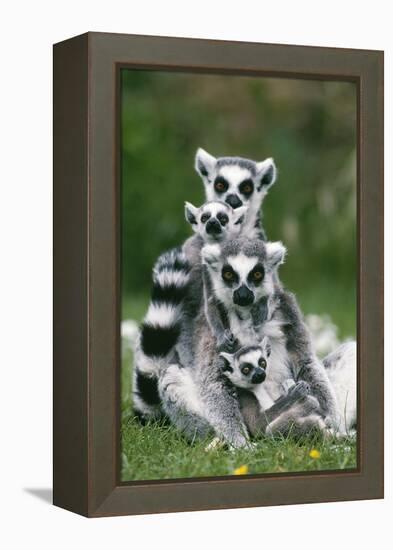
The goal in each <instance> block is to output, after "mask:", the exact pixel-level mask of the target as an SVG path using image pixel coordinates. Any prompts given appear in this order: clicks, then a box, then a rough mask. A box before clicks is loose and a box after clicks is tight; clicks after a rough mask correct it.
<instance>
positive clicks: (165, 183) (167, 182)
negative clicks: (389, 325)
mask: <svg viewBox="0 0 393 550" xmlns="http://www.w3.org/2000/svg"><path fill="white" fill-rule="evenodd" d="M121 86H122V88H121V92H122V116H121V125H122V130H121V131H122V288H123V318H132V319H135V320H137V321H139V320H140V319H141V317H142V316H143V314H144V313H145V309H146V306H147V303H148V299H149V290H150V282H151V269H152V266H153V264H154V262H155V260H156V258H157V257H158V256H159V254H160V253H162V252H163V251H164V250H167V249H169V248H171V247H173V246H175V245H179V244H181V243H182V242H183V241H184V239H186V238H187V237H188V236H189V235H190V234H191V232H190V228H189V226H188V224H187V223H186V222H185V220H184V214H183V203H184V201H185V200H188V201H190V202H192V203H194V204H195V205H200V204H202V203H203V202H204V193H203V185H202V181H201V180H200V178H199V176H198V175H197V174H196V172H195V171H194V168H193V165H194V155H195V151H196V149H197V147H199V146H200V147H203V148H204V149H206V150H207V151H208V152H209V153H211V154H212V155H214V156H223V155H239V156H244V157H248V158H251V159H254V160H257V161H260V160H263V159H265V158H266V157H270V156H272V157H274V159H275V161H276V164H277V167H278V173H279V176H278V180H277V182H276V184H275V185H274V187H273V188H272V189H271V191H270V193H269V195H268V196H267V197H266V199H265V201H264V207H263V212H264V226H265V229H266V231H267V234H268V236H269V238H270V239H271V240H282V241H283V242H284V243H285V244H286V246H287V247H288V257H287V262H286V264H285V265H284V266H283V267H282V269H281V278H282V280H283V282H284V283H285V285H286V286H287V287H288V288H289V289H290V290H292V291H294V292H296V294H297V296H298V299H299V302H300V305H301V307H302V309H303V311H304V313H316V314H328V315H330V317H331V319H332V321H333V322H334V323H335V324H336V325H337V326H338V329H339V337H340V338H344V337H348V336H356V88H355V85H354V84H352V83H346V82H333V81H332V82H323V81H312V80H300V79H297V80H289V79H276V78H254V77H252V78H251V77H250V78H249V77H239V76H236V77H233V76H221V75H220V76H218V75H202V74H181V73H170V72H155V71H139V70H129V69H127V70H123V71H122V78H121Z"/></svg>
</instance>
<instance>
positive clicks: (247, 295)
mask: <svg viewBox="0 0 393 550" xmlns="http://www.w3.org/2000/svg"><path fill="white" fill-rule="evenodd" d="M253 301H254V293H253V292H252V291H251V290H250V289H249V288H247V287H246V286H245V285H242V286H241V287H239V288H238V289H237V290H235V292H234V293H233V302H234V303H235V304H236V305H237V306H250V305H251V304H252V303H253Z"/></svg>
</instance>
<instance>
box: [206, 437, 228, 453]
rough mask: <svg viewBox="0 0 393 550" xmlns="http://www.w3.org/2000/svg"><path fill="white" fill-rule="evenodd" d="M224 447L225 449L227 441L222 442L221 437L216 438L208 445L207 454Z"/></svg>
mask: <svg viewBox="0 0 393 550" xmlns="http://www.w3.org/2000/svg"><path fill="white" fill-rule="evenodd" d="M223 447H225V441H222V439H220V438H219V437H215V438H214V439H212V441H210V443H209V444H208V445H206V447H205V452H206V453H209V452H210V451H217V450H218V449H222V448H223Z"/></svg>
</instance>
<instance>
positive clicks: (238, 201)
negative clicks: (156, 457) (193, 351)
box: [133, 149, 276, 418]
mask: <svg viewBox="0 0 393 550" xmlns="http://www.w3.org/2000/svg"><path fill="white" fill-rule="evenodd" d="M195 169H196V171H197V172H198V174H199V175H200V176H201V178H202V180H203V183H204V187H205V193H206V198H207V200H208V201H217V200H219V201H221V202H224V203H225V204H226V205H227V208H229V210H231V209H235V212H239V215H238V218H237V223H235V224H234V229H236V230H237V232H236V231H234V232H233V235H231V236H234V235H235V234H237V235H239V234H242V235H247V236H249V237H250V238H253V237H259V238H262V239H264V238H265V233H264V231H263V228H262V227H261V223H260V209H261V204H262V201H263V199H264V197H265V196H266V194H267V192H268V190H269V189H270V187H271V186H272V185H273V184H274V182H275V179H276V167H275V164H274V161H273V159H270V158H269V159H266V160H264V161H261V162H254V161H252V160H248V159H244V158H240V157H221V158H215V157H213V156H212V155H210V154H209V153H207V152H206V151H204V150H203V149H198V151H197V153H196V156H195ZM246 207H247V210H245V208H246ZM240 212H241V214H242V215H240ZM198 214H199V217H198V215H196V212H195V210H194V207H192V205H188V207H187V206H186V218H187V221H189V223H191V224H192V226H193V228H194V229H195V228H197V229H198V230H200V229H201V227H200V225H199V226H198V225H197V224H193V223H192V220H193V218H194V219H196V220H198V223H201V217H202V215H203V213H202V212H198ZM225 215H228V212H226V213H225ZM215 218H216V222H217V225H216V227H220V226H221V227H222V234H221V235H219V234H215V235H214V234H211V238H212V239H216V241H218V240H220V239H221V238H225V237H227V236H228V231H227V229H228V228H224V226H223V225H222V224H221V222H220V221H219V220H218V218H217V216H215ZM224 219H225V218H224ZM218 224H219V225H218ZM208 237H209V235H208V234H207V232H204V233H201V234H200V235H199V236H195V237H194V238H192V239H188V240H187V241H186V242H185V243H184V245H183V246H182V247H180V248H178V249H173V250H171V251H169V252H167V253H164V254H162V255H161V256H160V257H159V259H158V260H157V262H156V264H155V266H154V269H153V292H152V301H151V304H150V306H149V308H148V313H147V315H146V317H145V320H144V323H143V324H142V328H141V332H140V338H139V343H138V345H137V350H136V354H135V363H134V370H133V396H134V398H133V401H134V410H135V413H136V414H137V415H139V416H141V417H143V418H151V417H157V416H160V415H161V412H162V410H161V407H160V397H159V395H158V392H157V374H158V367H159V364H160V361H161V360H162V359H163V358H167V357H168V353H170V351H171V350H172V349H173V346H174V343H175V342H176V341H177V338H178V336H179V334H180V332H181V326H182V325H181V324H179V318H180V316H181V315H182V313H181V312H183V311H184V307H183V306H184V299H185V296H186V295H187V294H188V297H189V300H188V303H187V304H186V309H187V311H188V319H187V320H185V324H186V325H187V323H188V321H189V319H190V317H192V315H193V314H195V312H196V311H198V308H199V307H200V305H201V300H202V292H201V288H202V287H201V285H202V279H201V277H200V249H201V247H202V244H203V243H204V242H205V241H206V240H207V239H208ZM190 271H191V272H192V274H193V276H192V277H190ZM183 324H184V323H183Z"/></svg>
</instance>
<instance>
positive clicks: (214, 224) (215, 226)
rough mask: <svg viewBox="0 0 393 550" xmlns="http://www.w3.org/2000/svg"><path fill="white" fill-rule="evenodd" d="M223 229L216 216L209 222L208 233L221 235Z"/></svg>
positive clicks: (207, 225)
mask: <svg viewBox="0 0 393 550" xmlns="http://www.w3.org/2000/svg"><path fill="white" fill-rule="evenodd" d="M221 231H222V229H221V224H220V222H219V221H218V220H217V219H216V218H213V219H210V220H209V221H208V222H207V224H206V233H208V234H209V235H219V234H220V233H221Z"/></svg>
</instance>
